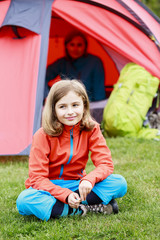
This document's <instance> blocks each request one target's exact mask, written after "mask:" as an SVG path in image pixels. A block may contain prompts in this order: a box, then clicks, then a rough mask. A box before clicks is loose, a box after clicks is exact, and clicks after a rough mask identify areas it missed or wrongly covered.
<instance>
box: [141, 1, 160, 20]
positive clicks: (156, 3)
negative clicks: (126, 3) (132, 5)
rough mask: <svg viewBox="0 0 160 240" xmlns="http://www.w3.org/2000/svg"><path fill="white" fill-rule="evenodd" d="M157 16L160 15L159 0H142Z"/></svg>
mask: <svg viewBox="0 0 160 240" xmlns="http://www.w3.org/2000/svg"><path fill="white" fill-rule="evenodd" d="M142 2H143V3H144V4H145V5H146V6H147V7H148V8H150V9H151V10H152V11H153V12H154V13H155V14H156V15H157V16H158V17H160V0H142Z"/></svg>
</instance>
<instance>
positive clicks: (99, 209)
mask: <svg viewBox="0 0 160 240" xmlns="http://www.w3.org/2000/svg"><path fill="white" fill-rule="evenodd" d="M80 208H81V210H82V212H83V213H82V216H85V215H86V214H87V212H94V213H103V214H107V215H110V214H111V213H113V208H112V205H111V204H107V205H104V204H95V205H83V204H80Z"/></svg>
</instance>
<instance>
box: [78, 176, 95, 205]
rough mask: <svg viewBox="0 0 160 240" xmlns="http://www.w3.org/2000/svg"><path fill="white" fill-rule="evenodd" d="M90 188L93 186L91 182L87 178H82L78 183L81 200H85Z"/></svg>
mask: <svg viewBox="0 0 160 240" xmlns="http://www.w3.org/2000/svg"><path fill="white" fill-rule="evenodd" d="M92 188H93V187H92V184H91V183H90V182H89V181H87V180H83V181H82V182H81V183H80V184H79V194H80V197H81V201H85V200H86V198H87V195H88V194H89V193H90V192H91V190H92Z"/></svg>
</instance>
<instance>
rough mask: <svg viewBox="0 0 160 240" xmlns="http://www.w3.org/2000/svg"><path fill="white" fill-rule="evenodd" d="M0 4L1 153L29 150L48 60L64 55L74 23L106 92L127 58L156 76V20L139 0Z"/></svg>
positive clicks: (159, 52) (159, 31)
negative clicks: (101, 70) (99, 68)
mask: <svg viewBox="0 0 160 240" xmlns="http://www.w3.org/2000/svg"><path fill="white" fill-rule="evenodd" d="M0 9H1V11H0V49H1V54H0V109H1V118H0V154H1V155H9V154H23V155H24V154H28V153H29V151H30V144H31V142H32V136H33V134H34V132H35V131H36V130H37V129H38V128H39V127H40V125H41V112H42V107H43V97H44V84H45V72H46V65H47V64H49V63H51V62H52V61H54V60H55V59H57V58H58V57H61V56H62V55H63V54H64V49H63V40H64V37H65V35H66V34H67V33H68V32H69V31H71V30H72V29H74V28H78V29H79V30H81V31H83V32H84V33H85V34H86V35H87V37H88V41H89V49H88V51H89V52H90V53H93V54H94V55H98V56H99V57H100V58H101V59H102V61H103V64H104V67H105V75H106V78H105V86H106V92H108V91H111V89H112V86H113V84H114V83H115V82H116V81H117V79H118V75H119V72H120V70H121V69H122V68H123V66H124V65H125V64H126V63H128V62H135V63H137V64H139V65H141V66H143V67H144V68H145V69H147V70H148V71H149V72H150V73H151V74H152V75H154V76H156V77H158V78H160V65H159V62H160V44H159V42H160V20H159V19H158V17H157V16H155V15H154V14H153V13H152V12H151V11H150V10H149V9H148V8H146V6H145V5H143V4H142V3H141V2H140V1H138V0H128V1H124V0H123V1H122V0H112V1H107V0H94V1H92V0H54V1H53V0H36V1H32V0H23V1H21V0H12V1H11V0H4V1H0ZM47 56H48V58H47Z"/></svg>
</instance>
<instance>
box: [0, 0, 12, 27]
mask: <svg viewBox="0 0 160 240" xmlns="http://www.w3.org/2000/svg"><path fill="white" fill-rule="evenodd" d="M10 2H11V0H6V1H3V2H1V3H0V6H1V13H0V27H1V26H2V23H3V21H4V18H5V16H6V14H7V11H8V8H9V5H10Z"/></svg>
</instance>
